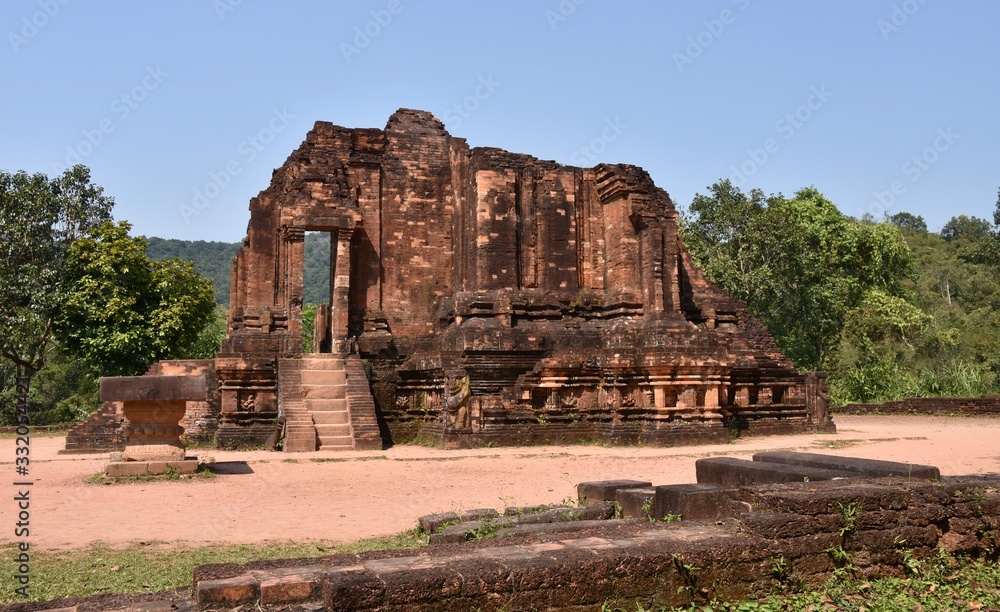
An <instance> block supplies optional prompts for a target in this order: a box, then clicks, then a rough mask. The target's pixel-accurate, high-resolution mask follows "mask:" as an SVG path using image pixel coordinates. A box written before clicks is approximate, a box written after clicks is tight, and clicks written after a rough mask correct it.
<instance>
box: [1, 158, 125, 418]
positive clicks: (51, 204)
mask: <svg viewBox="0 0 1000 612" xmlns="http://www.w3.org/2000/svg"><path fill="white" fill-rule="evenodd" d="M113 205H114V200H113V199H112V198H110V197H107V196H105V195H104V194H103V189H102V188H101V187H99V186H97V185H94V184H93V183H91V181H90V171H89V170H88V169H87V168H86V167H85V166H79V165H78V166H75V167H73V168H72V169H70V170H67V171H66V172H64V173H63V174H62V175H61V176H59V177H56V178H54V179H49V178H48V177H47V176H46V175H44V174H41V173H37V174H33V175H29V174H27V173H26V172H23V171H21V172H17V173H14V174H11V173H8V172H3V171H0V353H2V356H3V358H4V359H6V360H9V361H10V362H11V363H13V364H14V365H15V366H16V368H17V395H18V411H19V412H20V411H22V410H26V406H27V404H26V402H27V394H28V388H29V386H30V384H31V377H32V376H34V374H35V373H36V372H37V371H38V370H39V369H41V367H42V366H43V365H44V363H45V356H46V350H47V349H48V346H49V341H50V339H51V337H52V323H53V317H54V316H55V313H56V311H57V310H58V308H59V306H60V305H61V304H62V302H63V300H64V299H65V297H66V294H67V292H68V291H69V289H70V286H71V284H72V283H71V281H69V279H68V278H67V276H66V255H67V253H68V251H69V248H70V245H71V244H72V243H73V241H74V240H76V239H77V238H78V237H80V236H81V235H82V234H83V233H85V232H87V231H88V230H90V229H91V228H93V227H95V226H97V225H98V224H99V223H101V222H102V221H106V220H109V219H110V218H111V208H112V206H113Z"/></svg>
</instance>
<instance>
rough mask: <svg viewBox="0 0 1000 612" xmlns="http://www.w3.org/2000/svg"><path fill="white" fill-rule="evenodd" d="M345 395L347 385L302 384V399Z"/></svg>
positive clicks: (343, 396)
mask: <svg viewBox="0 0 1000 612" xmlns="http://www.w3.org/2000/svg"><path fill="white" fill-rule="evenodd" d="M346 397H347V385H323V386H317V385H303V386H302V398H303V399H344V398H346Z"/></svg>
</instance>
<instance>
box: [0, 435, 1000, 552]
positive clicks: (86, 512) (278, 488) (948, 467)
mask: <svg viewBox="0 0 1000 612" xmlns="http://www.w3.org/2000/svg"><path fill="white" fill-rule="evenodd" d="M836 421H837V424H838V428H839V433H837V434H822V435H801V436H774V437H763V438H743V439H740V440H738V441H736V442H735V443H734V444H724V445H711V446H688V447H679V448H651V447H611V448H608V447H602V446H583V445H580V446H559V447H555V446H545V447H520V448H501V449H497V448H492V449H476V450H461V451H445V450H439V449H433V448H424V447H420V446H395V447H393V448H391V449H388V450H385V451H373V452H339V453H334V452H315V453H296V454H282V453H268V452H264V451H255V452H227V451H218V450H199V451H197V454H198V455H199V457H200V458H201V459H203V460H204V459H208V458H209V457H214V459H215V461H216V466H218V468H220V469H222V470H224V471H226V472H230V473H223V474H220V475H219V476H217V477H216V478H214V479H210V480H193V481H180V482H176V481H175V482H155V483H133V484H128V485H114V486H106V485H105V486H102V485H94V484H87V483H86V482H85V479H86V478H87V477H88V476H91V475H93V474H95V473H97V472H99V471H101V470H102V469H103V467H104V464H105V463H106V461H107V458H106V456H103V455H101V456H93V455H59V454H57V452H58V450H59V449H61V448H62V447H63V445H64V443H65V439H64V438H41V437H38V438H34V439H33V440H32V442H31V449H32V454H31V460H32V463H31V474H30V478H31V479H32V480H34V483H35V484H34V485H33V486H32V487H31V494H30V498H31V510H30V511H31V518H30V520H31V535H30V540H29V541H30V543H31V546H32V548H33V549H65V548H77V547H82V546H86V545H88V544H90V543H93V542H98V541H102V542H105V543H108V544H110V545H113V546H125V545H128V544H129V543H133V542H138V541H145V542H149V541H168V542H178V543H191V544H207V543H259V542H265V541H275V540H289V539H291V540H327V541H331V540H333V541H349V540H354V539H358V538H363V537H368V536H377V535H387V534H392V533H396V532H400V531H404V530H407V529H411V528H412V527H414V526H415V525H416V520H417V517H419V516H421V515H423V514H429V513H432V512H442V511H446V510H455V509H462V508H478V507H494V508H498V509H502V508H504V507H505V506H508V505H525V504H536V503H550V502H559V501H561V500H563V499H564V498H567V497H569V498H573V497H575V493H576V484H577V483H579V482H583V481H587V480H603V479H610V478H635V479H643V480H650V481H652V482H653V483H654V484H671V483H685V482H694V481H695V471H694V461H695V459H697V458H699V457H706V456H715V455H731V456H738V457H748V456H749V455H751V454H752V453H754V452H757V451H760V450H772V449H794V450H809V451H818V452H827V453H832V454H839V455H855V456H859V457H868V458H873V459H889V460H894V461H909V462H913V463H928V464H932V465H937V466H938V467H940V468H941V472H942V473H943V474H946V475H959V474H975V473H991V472H992V473H996V472H1000V447H998V446H997V441H998V440H1000V419H996V418H992V419H991V418H961V417H955V418H949V417H920V416H908V417H889V416H839V417H837V419H836ZM14 446H15V443H14V440H13V439H0V474H4V473H5V477H4V480H6V482H7V484H6V485H5V487H6V488H7V489H8V491H9V494H8V495H4V496H3V498H2V501H0V534H2V535H0V542H9V541H12V540H13V539H14V538H13V534H14V523H15V522H16V521H17V518H16V514H17V507H16V504H17V502H15V501H13V497H14V496H15V495H16V489H17V487H15V486H13V485H12V484H11V483H13V482H14V481H15V480H17V476H16V474H15V465H14V452H15V451H14ZM22 488H23V487H22Z"/></svg>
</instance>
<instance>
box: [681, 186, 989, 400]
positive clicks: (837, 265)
mask: <svg viewBox="0 0 1000 612" xmlns="http://www.w3.org/2000/svg"><path fill="white" fill-rule="evenodd" d="M994 221H1000V203H998V212H997V219H994ZM681 232H682V235H683V238H684V240H685V243H686V244H687V246H688V248H689V249H690V251H691V254H692V257H693V258H694V260H695V261H696V262H697V263H698V264H699V265H700V266H701V267H702V268H703V269H704V270H705V273H706V274H707V276H708V277H709V278H710V279H712V280H713V281H715V282H716V283H718V284H720V285H721V286H722V287H724V288H725V289H726V290H727V291H728V292H729V293H730V294H732V295H733V296H734V297H736V298H738V299H740V300H743V301H744V302H745V303H746V304H747V306H748V307H749V308H750V310H751V311H752V312H753V313H754V314H756V315H757V316H758V317H760V318H761V319H762V320H763V321H764V322H765V323H767V325H768V327H769V328H770V329H771V331H772V332H773V333H774V335H775V338H776V340H777V341H778V345H779V346H780V347H781V349H782V350H783V351H784V352H785V354H787V355H788V356H789V357H791V358H792V360H793V361H794V362H795V364H796V366H797V367H798V368H799V369H800V370H825V371H827V372H829V374H830V386H831V397H832V398H833V400H834V401H835V402H836V403H840V404H842V403H848V402H879V401H885V400H894V399H902V398H905V397H914V396H935V395H945V396H976V395H982V394H987V393H997V392H1000V281H998V279H1000V235H998V233H997V230H996V226H995V225H994V223H991V222H989V221H986V220H984V219H977V218H975V217H966V216H964V215H960V216H957V217H954V218H953V219H952V220H951V221H949V222H948V223H947V224H946V225H945V226H944V228H943V229H942V231H941V232H940V233H933V232H928V231H927V225H926V223H924V221H923V219H922V218H920V217H917V216H914V215H912V214H909V213H905V212H901V213H897V214H895V215H893V216H891V217H887V218H885V219H881V220H876V219H872V218H863V219H854V218H851V217H848V216H845V215H844V214H842V213H841V212H840V211H839V210H838V209H837V207H836V206H834V204H833V203H832V202H830V201H829V200H827V199H826V198H825V197H824V196H823V195H822V194H821V193H820V192H818V191H817V190H816V189H813V188H807V189H802V190H800V191H799V192H797V193H796V194H795V196H794V197H792V198H785V197H783V196H781V195H780V194H779V195H772V196H765V195H764V194H763V193H762V192H761V191H759V190H753V191H750V192H749V193H742V192H741V191H740V190H739V189H737V188H735V187H733V186H732V185H731V184H730V183H729V181H721V182H719V183H716V184H715V185H713V186H712V187H710V192H709V194H708V195H700V194H699V195H698V196H696V197H695V199H694V201H693V202H692V204H691V206H690V207H689V208H688V210H686V211H685V214H684V215H683V216H682V218H681Z"/></svg>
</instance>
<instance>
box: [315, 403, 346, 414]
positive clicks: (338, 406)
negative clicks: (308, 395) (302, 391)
mask: <svg viewBox="0 0 1000 612" xmlns="http://www.w3.org/2000/svg"><path fill="white" fill-rule="evenodd" d="M306 409H307V410H308V411H309V413H310V414H313V413H315V412H324V411H328V410H336V411H343V410H347V400H346V399H308V400H306Z"/></svg>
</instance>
